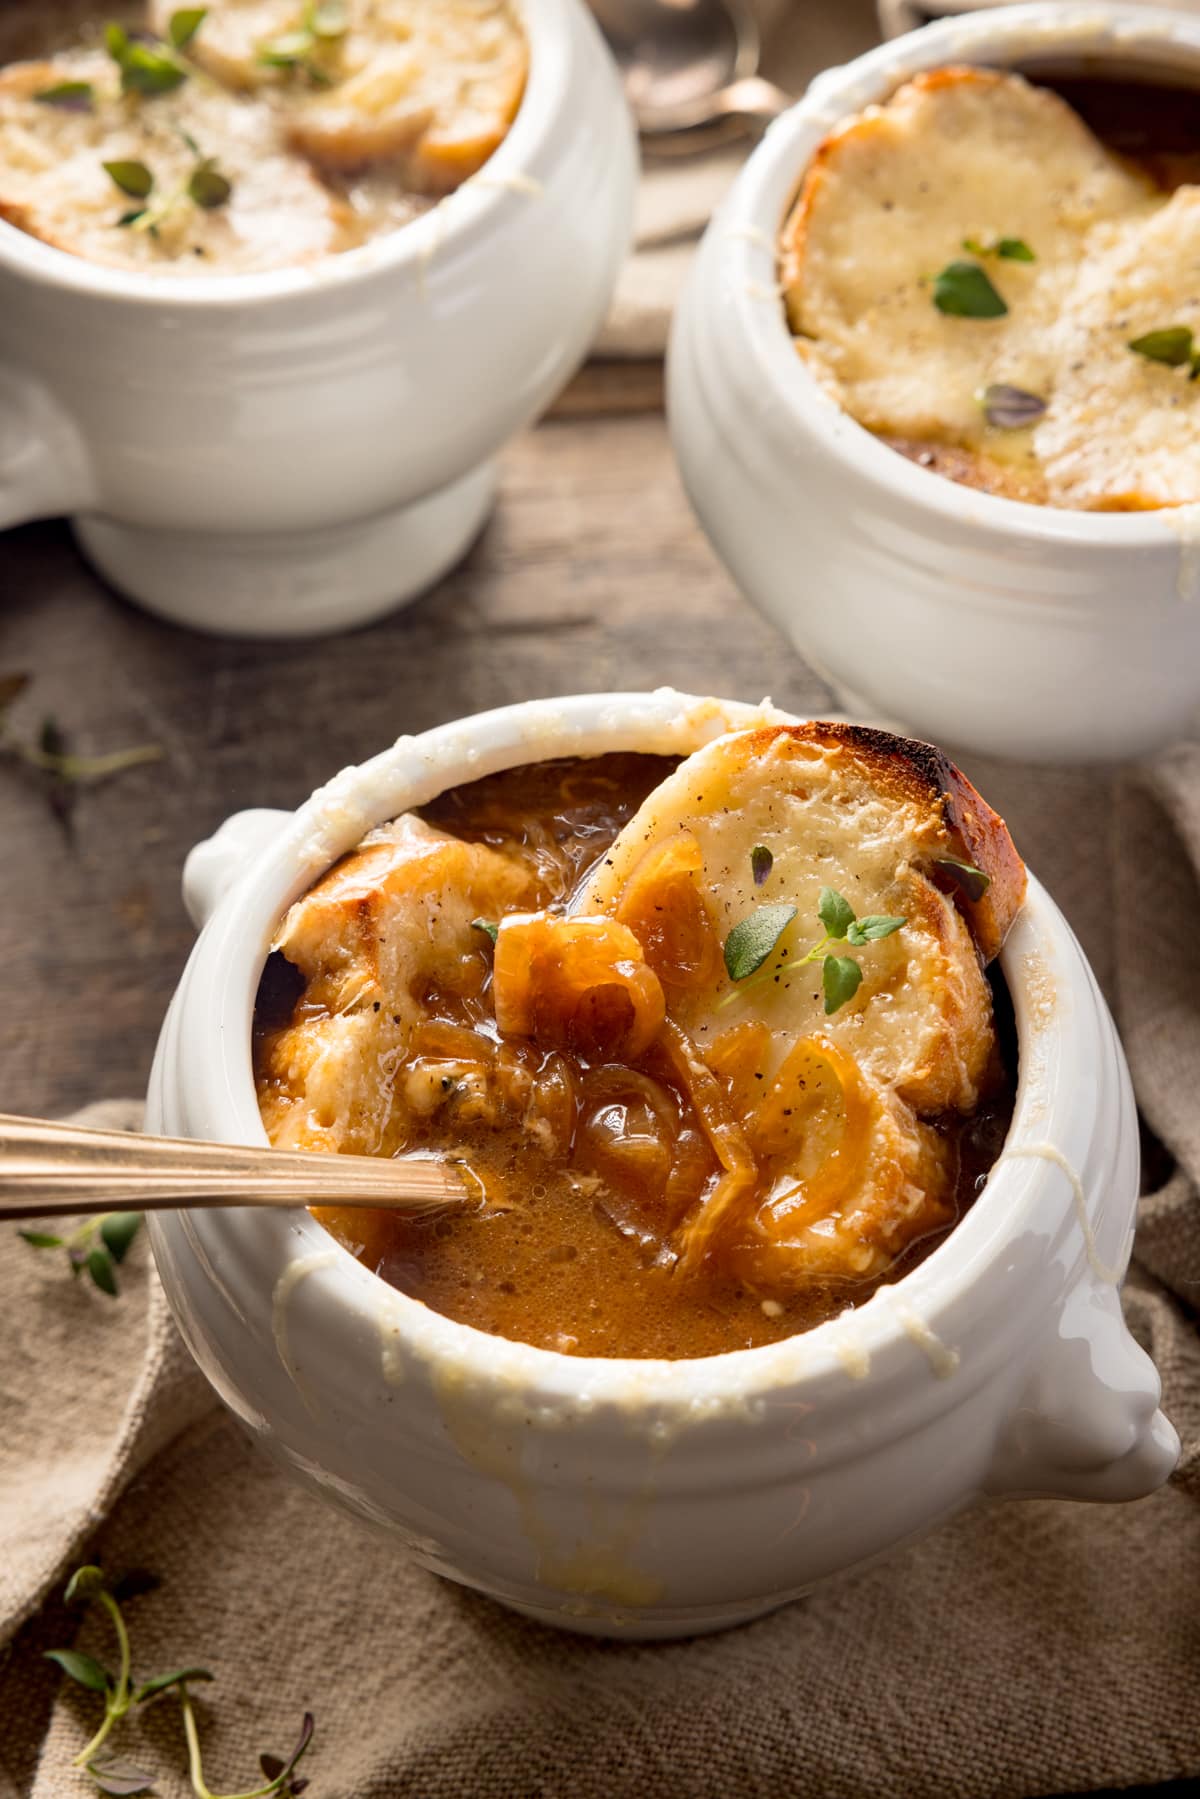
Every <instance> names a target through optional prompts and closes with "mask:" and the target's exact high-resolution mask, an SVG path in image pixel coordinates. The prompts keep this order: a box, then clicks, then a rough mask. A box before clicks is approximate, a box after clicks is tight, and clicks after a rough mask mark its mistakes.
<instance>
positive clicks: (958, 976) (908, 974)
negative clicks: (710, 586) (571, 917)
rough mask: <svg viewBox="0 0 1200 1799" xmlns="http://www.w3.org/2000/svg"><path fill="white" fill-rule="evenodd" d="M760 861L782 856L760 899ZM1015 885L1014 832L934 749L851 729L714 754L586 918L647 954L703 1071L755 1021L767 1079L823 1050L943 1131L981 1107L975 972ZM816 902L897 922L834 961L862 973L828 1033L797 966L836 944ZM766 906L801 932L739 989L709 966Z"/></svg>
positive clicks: (734, 744)
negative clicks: (740, 1028) (839, 898)
mask: <svg viewBox="0 0 1200 1799" xmlns="http://www.w3.org/2000/svg"><path fill="white" fill-rule="evenodd" d="M681 838H682V839H684V840H686V841H687V842H688V843H689V844H690V845H694V846H695V848H694V849H690V850H689V854H688V855H686V856H677V857H676V858H675V863H676V865H675V866H674V867H668V866H666V859H665V858H664V857H663V854H662V852H663V847H664V845H673V844H675V843H676V842H677V841H679V840H680V839H681ZM756 849H759V850H762V849H765V850H766V851H768V852H769V853H770V857H771V862H770V867H769V870H768V871H767V872H766V873H765V874H763V875H762V878H761V879H757V880H756V876H755V858H754V856H753V852H754V851H755V850H756ZM761 861H762V858H761V857H760V858H759V863H760V868H761ZM660 863H662V864H663V871H662V872H661V873H660V872H659V865H660ZM960 864H962V865H967V866H966V867H965V868H964V867H960V866H959V865H960ZM647 869H649V874H647V873H646V872H645V871H646V870H647ZM1024 881H1025V874H1024V868H1023V865H1022V863H1021V861H1020V858H1019V857H1018V855H1017V853H1016V850H1015V849H1014V848H1013V845H1012V840H1011V838H1010V837H1009V835H1008V832H1007V830H1006V828H1005V826H1004V824H1003V821H1002V820H1000V819H999V818H997V816H996V814H995V813H994V812H993V811H992V810H991V808H990V807H989V806H987V805H986V804H985V803H984V801H983V800H981V799H980V797H979V795H978V794H977V793H976V792H975V790H974V788H972V787H971V785H970V783H969V782H968V781H967V780H966V779H965V777H964V776H963V775H962V774H960V773H959V771H958V770H957V769H956V768H954V766H953V765H952V764H951V763H950V762H948V761H947V759H946V758H945V757H944V756H942V755H941V754H940V752H938V751H937V750H934V749H932V748H931V747H930V746H929V745H927V744H920V743H912V742H909V741H907V740H906V739H902V738H897V737H892V736H889V735H888V734H886V733H883V732H879V731H872V730H867V729H864V728H862V727H857V726H851V725H838V724H807V725H777V726H770V727H767V728H764V729H761V730H756V731H749V732H743V733H738V734H735V735H732V736H728V737H723V738H721V739H719V740H718V741H717V742H716V743H713V744H710V745H708V746H707V747H706V748H705V749H702V750H699V751H697V753H696V754H695V755H693V756H691V757H689V758H688V759H687V761H685V762H684V763H682V764H681V765H680V767H679V768H678V769H677V770H676V771H675V773H674V774H672V775H670V776H669V777H668V778H667V780H666V781H664V782H663V783H662V784H661V785H660V786H659V787H657V788H656V789H655V791H654V792H653V793H652V794H651V795H650V797H649V798H648V799H647V800H646V801H645V803H644V804H643V806H642V807H641V809H640V810H639V812H638V813H637V814H636V815H635V816H634V818H633V819H632V820H631V821H630V823H629V824H628V825H627V826H626V827H625V829H624V831H622V833H621V835H620V836H619V837H618V839H617V841H616V843H615V844H614V845H613V847H612V850H611V851H610V853H609V855H608V856H607V857H606V858H605V859H604V862H603V863H602V864H601V865H600V866H599V867H598V869H597V870H596V871H595V872H594V874H593V876H592V878H591V880H590V881H589V882H588V884H587V886H586V888H585V889H584V891H583V893H582V894H581V895H580V896H579V899H578V900H577V902H576V904H577V908H578V909H579V910H581V911H592V910H597V911H606V912H611V913H614V914H615V915H616V916H617V917H618V918H620V919H621V920H622V922H623V923H625V924H626V925H628V926H629V927H630V928H631V929H632V930H633V931H634V932H635V934H636V935H638V936H639V937H640V938H641V939H642V941H643V942H645V943H646V944H647V958H648V960H649V961H650V963H651V966H652V967H656V968H657V969H660V970H661V973H662V979H663V985H664V989H665V991H666V993H667V996H668V1011H669V1015H670V1017H671V1018H673V1019H674V1020H675V1021H676V1022H677V1023H678V1024H679V1025H681V1026H682V1028H683V1029H684V1030H685V1031H686V1032H687V1033H688V1035H689V1036H690V1037H691V1038H692V1040H693V1041H694V1042H695V1043H696V1044H697V1046H698V1047H699V1049H700V1051H701V1054H703V1053H704V1051H705V1048H706V1046H707V1045H712V1044H714V1043H715V1042H716V1041H717V1039H718V1037H719V1036H720V1034H721V1032H722V1031H723V1030H725V1029H726V1028H727V1027H729V1026H730V1025H733V1024H736V1023H738V1022H761V1023H762V1024H764V1025H765V1026H766V1027H767V1037H768V1045H767V1047H766V1048H765V1051H764V1060H763V1061H762V1062H761V1063H760V1065H759V1072H761V1074H762V1075H763V1077H764V1078H766V1079H768V1080H769V1079H772V1078H773V1077H774V1075H775V1073H776V1071H777V1069H778V1067H779V1066H780V1065H781V1064H782V1062H783V1061H784V1060H785V1058H786V1056H787V1054H788V1052H789V1050H790V1049H791V1047H792V1046H793V1045H794V1044H795V1043H797V1042H799V1041H801V1040H805V1039H810V1038H812V1037H814V1036H815V1035H818V1034H822V1033H823V1034H825V1035H827V1036H828V1037H829V1039H830V1040H831V1041H832V1042H833V1043H834V1045H835V1046H836V1047H837V1048H838V1049H840V1050H843V1051H845V1052H846V1053H847V1054H849V1055H850V1056H852V1057H853V1058H854V1060H855V1061H856V1062H857V1063H858V1065H859V1066H860V1067H861V1068H862V1069H863V1070H864V1071H865V1072H866V1073H867V1074H868V1075H869V1076H870V1078H871V1079H873V1080H874V1081H876V1082H878V1083H879V1084H881V1085H883V1086H887V1087H890V1088H891V1089H893V1090H894V1091H895V1092H896V1093H897V1094H899V1095H900V1096H901V1097H902V1098H903V1099H904V1100H906V1101H907V1102H908V1103H909V1104H910V1105H911V1106H913V1107H914V1109H915V1110H916V1111H918V1112H920V1113H925V1114H929V1115H934V1114H937V1113H939V1112H942V1111H945V1110H948V1109H959V1110H962V1111H969V1110H970V1109H971V1108H972V1107H973V1106H974V1104H975V1102H976V1099H977V1097H978V1093H979V1088H980V1083H981V1082H982V1080H983V1079H984V1076H985V1074H986V1072H987V1068H988V1063H989V1059H990V1057H991V1054H992V1048H993V1035H992V1028H991V1003H990V993H989V989H988V985H987V982H986V980H985V979H984V976H983V972H982V969H983V964H984V963H985V962H986V961H989V960H990V959H991V958H992V957H993V956H994V955H995V954H996V953H997V952H998V950H999V948H1000V945H1001V944H1002V942H1003V940H1004V936H1005V934H1006V932H1007V930H1008V927H1009V925H1010V924H1011V922H1012V919H1013V917H1014V916H1015V913H1016V911H1017V908H1018V907H1019V905H1020V903H1021V900H1022V897H1023V893H1024ZM687 883H690V886H689V885H687ZM824 888H830V889H833V890H835V891H836V892H838V893H840V894H842V895H844V896H845V898H846V900H847V901H848V902H849V904H850V906H851V907H852V908H853V911H854V913H855V914H856V915H857V916H858V918H860V919H862V918H866V917H869V916H874V917H890V918H896V917H902V918H903V919H904V920H905V923H904V926H903V927H902V928H900V929H897V930H894V931H892V932H891V933H890V934H889V935H886V936H883V937H881V938H877V939H876V938H872V939H869V940H868V941H866V942H865V943H863V944H861V945H860V946H858V947H854V946H853V945H848V944H846V943H844V942H843V943H836V944H834V945H831V946H830V947H829V953H832V954H834V955H838V956H850V957H853V958H854V959H855V960H857V961H858V963H859V965H860V967H861V970H862V982H861V985H860V986H859V988H858V990H857V992H856V993H855V994H854V995H853V997H852V998H850V999H849V1000H848V1001H846V1002H845V1003H844V1004H842V1005H840V1006H839V1007H838V1009H837V1010H836V1011H835V1012H834V1013H833V1014H832V1015H831V1016H830V1015H827V1013H826V1003H825V994H824V989H823V985H822V962H821V960H820V959H819V958H818V959H817V960H815V961H810V962H805V961H804V958H805V956H806V954H807V953H808V951H809V950H810V949H813V948H815V947H816V945H818V944H819V943H820V941H821V939H822V937H823V936H824V935H825V931H824V927H823V925H822V923H821V921H820V918H819V916H818V908H819V905H820V901H821V894H822V889H824ZM764 906H775V907H788V906H791V907H794V908H795V917H794V918H792V920H791V921H790V922H789V923H787V924H786V926H785V927H784V928H783V930H782V931H781V933H780V935H779V936H778V939H777V941H776V942H775V944H774V947H773V948H772V949H771V951H770V953H769V954H768V955H767V956H766V957H765V959H764V961H763V962H762V965H761V967H760V968H759V969H758V970H757V971H756V972H754V973H752V974H751V975H750V976H749V977H748V978H746V979H744V980H739V981H733V980H731V979H730V977H729V974H728V972H727V970H726V966H725V962H724V960H723V958H722V957H721V955H720V954H719V953H712V949H713V947H714V946H720V945H721V944H723V943H725V941H726V939H727V938H728V936H729V933H730V932H731V931H732V930H733V928H734V927H735V926H738V925H740V924H741V923H742V921H743V920H746V919H747V918H749V917H750V916H751V915H753V914H755V913H756V912H757V911H758V910H759V909H760V908H762V907H764ZM777 916H778V915H777ZM664 921H665V922H664ZM706 932H707V935H708V938H709V942H710V953H708V954H704V953H702V945H703V940H704V937H705V933H706ZM680 944H682V945H683V948H682V950H680V948H679V947H678V946H679V945H680Z"/></svg>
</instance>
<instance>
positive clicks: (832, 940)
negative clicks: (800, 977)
mask: <svg viewBox="0 0 1200 1799" xmlns="http://www.w3.org/2000/svg"><path fill="white" fill-rule="evenodd" d="M755 854H757V851H756V852H755ZM760 865H761V862H760V863H759V864H757V865H756V863H755V861H754V857H753V856H752V857H751V871H752V873H753V875H754V879H755V884H756V885H757V884H758V873H757V869H758V866H760ZM768 872H769V871H768ZM763 878H764V879H765V878H766V877H765V876H764V877H763ZM796 914H797V908H796V907H795V906H789V905H773V906H758V907H756V908H755V910H754V911H753V912H751V913H748V914H747V916H746V917H745V918H743V919H742V920H741V921H740V922H739V923H738V924H735V925H734V927H733V929H732V930H731V931H730V933H729V935H728V937H726V939H725V972H726V974H728V976H729V978H730V980H731V981H733V982H735V983H736V984H737V992H739V993H744V992H746V991H747V984H748V983H750V977H751V976H753V975H756V974H757V975H758V979H757V980H755V981H753V982H752V983H750V984H752V985H753V986H760V985H762V984H763V983H764V982H765V981H767V980H769V979H772V978H773V974H772V972H771V971H769V970H768V971H767V972H766V973H759V972H758V971H759V970H760V969H762V967H763V964H764V962H766V961H767V959H768V957H769V956H770V955H771V953H772V952H773V951H774V949H775V948H776V947H777V945H778V943H779V940H780V938H781V937H782V936H783V933H784V932H785V931H786V930H787V928H788V926H789V925H790V924H791V922H792V920H793V919H794V918H795V917H796ZM817 917H818V918H819V919H820V921H821V924H822V926H823V927H824V932H825V934H824V936H823V937H820V938H818V939H817V941H816V942H815V943H814V944H812V946H811V947H810V948H809V949H808V950H806V951H805V953H804V955H802V956H797V958H796V960H795V961H794V962H793V963H792V964H791V966H792V967H793V968H803V967H804V965H805V964H806V963H808V962H820V963H821V985H822V989H823V991H824V994H825V1014H826V1017H832V1016H833V1014H834V1013H835V1012H837V1011H840V1009H841V1008H842V1006H844V1005H845V1004H846V1003H847V1001H849V1000H852V999H853V998H854V995H855V994H856V993H857V992H858V989H859V986H860V985H861V983H862V978H863V972H862V966H861V964H860V963H858V962H857V961H855V959H854V957H853V956H845V955H835V954H834V953H833V951H834V949H835V948H836V947H838V946H839V945H841V944H849V945H850V946H851V947H852V948H854V949H863V948H865V946H866V945H867V944H868V943H876V942H878V941H879V939H880V938H882V937H890V936H891V935H892V933H893V931H898V930H900V928H901V927H902V926H903V925H906V924H907V923H908V920H907V919H906V918H894V917H889V916H887V915H885V914H884V913H879V912H873V913H870V914H868V916H867V917H865V918H858V917H857V916H856V915H855V911H854V907H853V906H852V905H851V904H850V901H849V900H848V899H846V898H845V896H844V895H843V894H840V893H838V892H837V891H836V889H835V888H833V887H822V889H821V896H820V899H819V900H818V902H817ZM783 954H784V955H785V956H786V955H787V951H786V950H784V951H783ZM733 997H734V995H733V994H727V995H726V997H725V999H724V1000H721V1001H718V1005H719V1006H724V1005H727V1004H728V1003H729V1002H730V1001H731V1000H732V999H733Z"/></svg>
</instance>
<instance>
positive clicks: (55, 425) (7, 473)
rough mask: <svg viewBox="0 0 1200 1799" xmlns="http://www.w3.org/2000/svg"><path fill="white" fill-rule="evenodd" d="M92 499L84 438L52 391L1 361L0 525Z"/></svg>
mask: <svg viewBox="0 0 1200 1799" xmlns="http://www.w3.org/2000/svg"><path fill="white" fill-rule="evenodd" d="M91 503H92V493H91V477H90V474H89V470H88V462H87V457H86V455H85V453H84V449H83V441H82V439H81V438H80V436H79V433H78V431H77V430H76V428H75V426H74V425H73V424H72V423H71V421H70V420H69V419H68V418H66V417H65V415H64V414H63V413H62V411H61V410H60V408H59V406H58V403H57V401H56V400H54V399H53V398H52V397H51V395H50V394H49V393H48V392H47V391H46V390H45V389H44V388H42V387H40V386H39V385H38V384H37V383H36V382H35V381H32V380H30V378H29V377H28V376H27V375H24V374H22V373H20V372H19V371H18V370H17V369H14V368H11V367H2V366H0V530H4V529H6V528H7V527H8V526H9V525H24V524H28V523H29V521H30V520H31V519H35V518H51V517H53V516H54V515H55V514H56V513H59V512H81V511H84V510H86V509H87V507H88V506H89V505H90V504H91Z"/></svg>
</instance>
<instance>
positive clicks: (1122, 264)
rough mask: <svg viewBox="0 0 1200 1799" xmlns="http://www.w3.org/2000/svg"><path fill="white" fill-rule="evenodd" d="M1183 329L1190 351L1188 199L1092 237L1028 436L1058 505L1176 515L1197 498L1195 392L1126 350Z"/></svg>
mask: <svg viewBox="0 0 1200 1799" xmlns="http://www.w3.org/2000/svg"><path fill="white" fill-rule="evenodd" d="M1166 326H1187V327H1188V328H1190V329H1191V330H1192V331H1193V332H1194V333H1195V334H1196V339H1197V342H1198V343H1200V188H1198V187H1181V188H1179V189H1178V191H1177V192H1176V193H1175V194H1173V195H1172V197H1171V199H1170V200H1169V201H1167V203H1166V204H1165V205H1164V206H1161V207H1160V208H1159V209H1158V210H1157V211H1155V212H1153V213H1151V214H1150V215H1149V216H1148V217H1139V218H1134V219H1131V220H1129V221H1128V222H1127V223H1124V224H1121V225H1116V226H1112V227H1109V228H1108V229H1107V230H1105V231H1103V232H1100V231H1097V232H1096V233H1094V234H1093V237H1092V239H1091V243H1090V249H1089V254H1088V258H1087V260H1086V262H1085V263H1084V264H1083V265H1082V267H1081V268H1080V270H1079V273H1078V277H1077V279H1076V282H1075V285H1074V288H1073V290H1072V293H1071V295H1070V297H1069V303H1068V305H1067V306H1066V307H1065V309H1064V312H1063V316H1062V318H1061V319H1060V321H1059V324H1058V327H1057V331H1056V334H1055V349H1056V353H1057V363H1058V372H1057V375H1056V378H1055V382H1054V386H1053V390H1052V397H1051V400H1050V405H1049V408H1048V410H1047V412H1046V415H1045V417H1044V418H1043V420H1042V421H1041V423H1040V424H1039V425H1038V426H1037V427H1036V429H1035V431H1034V447H1035V449H1036V451H1037V454H1038V456H1039V458H1040V460H1041V462H1042V465H1043V468H1044V470H1045V475H1046V484H1047V489H1048V492H1049V495H1050V497H1051V499H1052V500H1053V501H1054V502H1055V503H1056V504H1058V505H1060V506H1080V507H1113V506H1120V507H1131V508H1136V507H1146V506H1180V505H1184V504H1185V503H1187V502H1189V501H1192V500H1196V499H1200V382H1198V381H1196V380H1193V379H1192V378H1191V377H1192V370H1191V369H1190V368H1189V367H1188V366H1187V365H1186V364H1185V365H1184V366H1182V367H1179V368H1171V367H1168V366H1167V365H1166V364H1164V363H1161V362H1154V361H1151V360H1150V359H1149V358H1148V357H1146V356H1141V355H1138V354H1136V353H1134V352H1131V351H1130V348H1129V343H1130V340H1131V339H1135V338H1139V337H1142V336H1144V335H1145V334H1147V333H1149V332H1152V331H1158V330H1161V329H1163V328H1164V327H1166Z"/></svg>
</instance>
